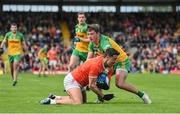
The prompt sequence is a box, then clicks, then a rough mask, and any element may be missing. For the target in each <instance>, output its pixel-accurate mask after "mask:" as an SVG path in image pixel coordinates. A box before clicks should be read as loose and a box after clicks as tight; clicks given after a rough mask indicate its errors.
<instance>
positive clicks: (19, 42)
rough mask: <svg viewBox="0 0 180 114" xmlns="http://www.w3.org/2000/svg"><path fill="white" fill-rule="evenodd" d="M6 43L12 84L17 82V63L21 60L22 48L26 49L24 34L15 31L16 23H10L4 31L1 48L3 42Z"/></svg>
mask: <svg viewBox="0 0 180 114" xmlns="http://www.w3.org/2000/svg"><path fill="white" fill-rule="evenodd" d="M6 42H7V43H8V47H7V48H8V58H9V63H10V69H11V76H12V78H13V86H15V85H16V84H17V75H18V65H19V61H20V60H21V56H22V53H23V48H24V49H25V50H26V43H25V39H24V35H23V34H22V33H21V32H19V31H17V24H16V23H12V24H11V27H10V32H8V33H6V35H5V38H4V40H3V41H2V43H1V46H0V48H3V46H4V44H5V43H6Z"/></svg>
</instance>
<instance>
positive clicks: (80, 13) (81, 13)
mask: <svg viewBox="0 0 180 114" xmlns="http://www.w3.org/2000/svg"><path fill="white" fill-rule="evenodd" d="M78 15H84V16H85V17H86V15H85V13H84V12H78V13H77V16H78Z"/></svg>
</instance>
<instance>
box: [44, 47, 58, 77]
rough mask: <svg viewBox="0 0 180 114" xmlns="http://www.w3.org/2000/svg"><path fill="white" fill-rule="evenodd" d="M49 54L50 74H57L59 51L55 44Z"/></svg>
mask: <svg viewBox="0 0 180 114" xmlns="http://www.w3.org/2000/svg"><path fill="white" fill-rule="evenodd" d="M47 56H48V58H49V66H50V74H53V75H54V74H55V70H56V64H57V56H58V52H57V50H56V48H55V46H52V47H51V49H50V50H49V51H48V53H47Z"/></svg>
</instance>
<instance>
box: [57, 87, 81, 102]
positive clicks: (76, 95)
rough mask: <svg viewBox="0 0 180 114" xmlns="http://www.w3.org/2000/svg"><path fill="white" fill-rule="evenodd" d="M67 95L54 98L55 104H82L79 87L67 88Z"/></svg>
mask: <svg viewBox="0 0 180 114" xmlns="http://www.w3.org/2000/svg"><path fill="white" fill-rule="evenodd" d="M67 93H68V95H69V97H62V98H61V99H60V100H56V103H57V104H74V105H76V104H82V103H83V96H82V92H81V89H80V88H71V89H68V90H67Z"/></svg>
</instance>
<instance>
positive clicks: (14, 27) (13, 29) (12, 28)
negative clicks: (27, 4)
mask: <svg viewBox="0 0 180 114" xmlns="http://www.w3.org/2000/svg"><path fill="white" fill-rule="evenodd" d="M10 30H11V31H12V32H13V33H16V31H17V26H16V25H11V28H10Z"/></svg>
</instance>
